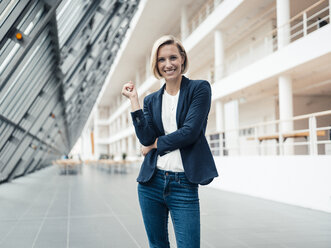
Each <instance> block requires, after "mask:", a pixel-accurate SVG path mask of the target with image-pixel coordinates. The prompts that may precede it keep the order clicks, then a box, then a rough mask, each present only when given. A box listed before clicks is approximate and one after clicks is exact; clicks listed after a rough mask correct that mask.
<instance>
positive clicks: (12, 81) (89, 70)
mask: <svg viewBox="0 0 331 248" xmlns="http://www.w3.org/2000/svg"><path fill="white" fill-rule="evenodd" d="M138 3H139V0H103V1H102V0H96V1H92V0H63V1H59V0H54V1H51V0H39V1H38V0H35V1H24V0H23V1H19V0H3V1H1V2H0V183H1V182H6V181H9V180H11V179H13V178H15V177H18V176H24V175H25V174H27V173H30V172H33V171H35V170H38V169H40V168H43V167H45V166H47V165H50V164H51V161H52V160H54V159H57V158H59V157H61V156H62V155H64V154H68V153H69V151H70V150H71V148H72V146H73V145H74V144H75V142H76V141H77V139H78V137H79V136H80V133H81V131H82V129H83V127H84V125H85V123H86V121H87V118H88V116H89V114H90V112H91V110H92V107H93V105H94V103H95V101H96V99H97V96H98V94H99V92H100V90H101V88H102V85H103V83H104V81H105V78H106V75H107V73H108V71H109V69H110V67H111V65H112V62H113V60H114V59H115V56H116V53H117V51H118V49H119V47H120V45H121V42H122V40H123V38H124V36H125V34H126V32H127V29H128V27H129V24H130V21H131V19H132V17H133V15H134V13H135V11H136V10H137V8H138Z"/></svg>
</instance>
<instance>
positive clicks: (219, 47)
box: [214, 30, 224, 82]
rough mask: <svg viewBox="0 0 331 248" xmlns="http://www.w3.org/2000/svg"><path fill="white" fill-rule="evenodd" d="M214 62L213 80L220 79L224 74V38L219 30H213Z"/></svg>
mask: <svg viewBox="0 0 331 248" xmlns="http://www.w3.org/2000/svg"><path fill="white" fill-rule="evenodd" d="M214 43H215V44H214V45H215V50H214V53H215V54H214V59H215V60H214V64H215V72H214V79H215V82H217V81H218V80H220V79H221V78H222V77H223V76H224V40H223V34H222V32H221V31H219V30H217V31H215V32H214Z"/></svg>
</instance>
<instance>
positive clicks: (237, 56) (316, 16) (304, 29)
mask: <svg viewBox="0 0 331 248" xmlns="http://www.w3.org/2000/svg"><path fill="white" fill-rule="evenodd" d="M329 8H330V7H329V2H328V1H327V0H320V1H318V2H316V3H314V4H313V5H311V6H310V7H308V8H307V9H305V10H303V11H302V12H300V13H299V14H297V15H295V16H294V17H292V18H291V19H290V20H289V21H288V22H287V23H285V24H284V25H283V26H281V27H277V28H275V29H273V30H271V31H270V32H269V33H267V34H266V35H265V36H262V37H260V38H258V39H256V40H255V41H254V42H252V43H251V44H250V45H249V46H246V47H244V48H242V49H240V50H238V51H236V52H235V53H234V54H232V55H231V56H229V57H227V58H226V71H229V68H231V67H235V68H237V69H239V68H241V67H242V66H243V63H246V64H247V63H250V64H251V63H253V62H255V61H257V60H259V59H260V58H261V57H264V56H267V55H268V54H271V53H273V52H275V51H277V50H278V32H279V30H280V29H283V28H284V27H289V31H290V36H289V37H288V43H291V42H293V41H296V40H298V39H300V38H302V37H305V36H306V35H308V34H310V33H312V32H314V31H316V30H318V29H319V28H321V27H323V26H324V25H327V24H329V23H330V14H329V13H330V12H329ZM263 48H264V49H263ZM257 51H258V52H257ZM250 55H252V56H250Z"/></svg>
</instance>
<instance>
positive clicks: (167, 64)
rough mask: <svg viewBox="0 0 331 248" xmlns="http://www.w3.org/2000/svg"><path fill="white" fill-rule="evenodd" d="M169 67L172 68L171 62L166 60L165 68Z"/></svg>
mask: <svg viewBox="0 0 331 248" xmlns="http://www.w3.org/2000/svg"><path fill="white" fill-rule="evenodd" d="M170 66H172V64H171V61H170V59H167V60H166V67H170Z"/></svg>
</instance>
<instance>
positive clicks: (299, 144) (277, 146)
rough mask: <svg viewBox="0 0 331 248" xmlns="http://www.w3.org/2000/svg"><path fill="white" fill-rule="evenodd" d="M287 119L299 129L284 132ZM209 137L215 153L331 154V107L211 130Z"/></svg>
mask: <svg viewBox="0 0 331 248" xmlns="http://www.w3.org/2000/svg"><path fill="white" fill-rule="evenodd" d="M288 122H292V123H293V124H294V126H297V127H298V128H297V129H295V130H293V131H282V130H281V129H282V125H283V124H284V123H288ZM326 123H327V124H326ZM207 138H208V142H209V145H210V148H211V150H212V153H213V155H215V156H231V155H236V156H240V155H331V110H328V111H323V112H318V113H313V114H308V115H301V116H297V117H294V118H293V119H290V120H275V121H270V122H263V123H258V124H255V125H250V126H246V127H242V128H240V129H232V130H224V131H222V132H211V133H209V134H208V135H207Z"/></svg>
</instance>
